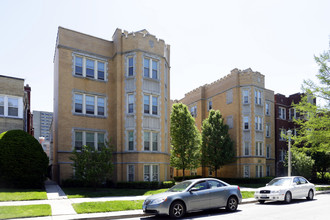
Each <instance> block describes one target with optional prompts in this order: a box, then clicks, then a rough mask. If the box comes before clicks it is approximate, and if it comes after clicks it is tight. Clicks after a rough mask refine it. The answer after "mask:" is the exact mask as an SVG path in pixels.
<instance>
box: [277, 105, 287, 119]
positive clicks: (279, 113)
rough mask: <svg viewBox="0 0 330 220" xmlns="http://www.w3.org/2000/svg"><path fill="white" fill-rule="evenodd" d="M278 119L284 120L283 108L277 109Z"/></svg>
mask: <svg viewBox="0 0 330 220" xmlns="http://www.w3.org/2000/svg"><path fill="white" fill-rule="evenodd" d="M278 117H279V118H280V119H283V120H285V119H286V114H285V108H283V107H279V108H278Z"/></svg>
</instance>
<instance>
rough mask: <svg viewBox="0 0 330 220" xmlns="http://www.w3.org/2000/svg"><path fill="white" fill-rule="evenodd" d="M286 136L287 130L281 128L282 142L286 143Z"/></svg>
mask: <svg viewBox="0 0 330 220" xmlns="http://www.w3.org/2000/svg"><path fill="white" fill-rule="evenodd" d="M285 135H286V130H285V129H283V128H280V140H281V141H285V140H286V139H285Z"/></svg>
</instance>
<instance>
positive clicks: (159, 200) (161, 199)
mask: <svg viewBox="0 0 330 220" xmlns="http://www.w3.org/2000/svg"><path fill="white" fill-rule="evenodd" d="M166 200H167V197H164V198H158V199H155V200H152V201H151V202H150V203H149V205H157V204H160V203H162V202H165V201H166Z"/></svg>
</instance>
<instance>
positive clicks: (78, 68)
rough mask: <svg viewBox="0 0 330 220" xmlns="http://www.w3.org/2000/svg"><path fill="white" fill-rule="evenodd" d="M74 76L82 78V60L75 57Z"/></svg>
mask: <svg viewBox="0 0 330 220" xmlns="http://www.w3.org/2000/svg"><path fill="white" fill-rule="evenodd" d="M75 74H76V75H79V76H82V75H83V58H82V57H78V56H76V57H75Z"/></svg>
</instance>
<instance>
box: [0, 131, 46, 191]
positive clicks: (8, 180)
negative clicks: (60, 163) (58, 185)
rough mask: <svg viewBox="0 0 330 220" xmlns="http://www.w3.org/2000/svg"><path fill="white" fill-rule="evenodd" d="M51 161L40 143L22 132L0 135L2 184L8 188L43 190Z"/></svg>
mask: <svg viewBox="0 0 330 220" xmlns="http://www.w3.org/2000/svg"><path fill="white" fill-rule="evenodd" d="M48 163H49V159H48V157H47V155H46V153H45V152H44V151H43V149H42V146H41V145H40V144H39V142H38V141H37V140H36V139H35V138H34V137H33V136H31V135H29V134H28V133H26V132H25V131H22V130H11V131H7V132H3V133H2V134H0V182H2V183H3V184H4V185H5V186H7V187H18V188H41V187H42V186H43V185H44V180H45V178H46V175H47V167H48Z"/></svg>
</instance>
